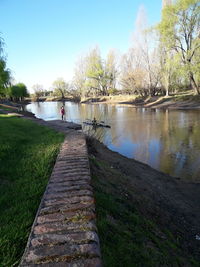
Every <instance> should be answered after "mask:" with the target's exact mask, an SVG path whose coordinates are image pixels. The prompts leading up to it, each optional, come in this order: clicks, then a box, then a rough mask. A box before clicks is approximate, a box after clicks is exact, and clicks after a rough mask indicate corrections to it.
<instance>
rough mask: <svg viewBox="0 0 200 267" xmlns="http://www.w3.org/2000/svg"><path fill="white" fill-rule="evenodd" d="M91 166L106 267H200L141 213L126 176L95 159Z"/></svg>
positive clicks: (165, 233)
mask: <svg viewBox="0 0 200 267" xmlns="http://www.w3.org/2000/svg"><path fill="white" fill-rule="evenodd" d="M90 167H91V173H92V183H93V186H94V194H95V200H96V211H97V228H98V232H99V238H100V245H101V253H102V258H103V264H104V266H105V267H110V266H112V267H115V266H119V267H129V266H130V267H134V266H141V267H143V266H145V267H146V266H152V267H154V266H177V267H178V266H192V265H194V266H199V265H198V263H197V262H196V261H195V260H193V259H191V257H189V256H187V255H184V252H183V251H182V249H181V248H180V244H179V242H178V241H177V240H176V239H175V238H174V237H173V234H172V233H170V232H169V231H168V229H160V227H159V225H157V224H156V223H155V222H153V221H152V220H151V219H148V218H147V217H145V216H144V215H142V214H141V213H140V211H139V210H138V208H137V203H135V201H134V193H133V192H131V189H129V187H128V186H127V185H128V183H127V182H128V180H127V177H126V176H124V175H123V174H122V173H121V172H119V171H118V170H116V169H111V168H110V166H109V165H108V164H107V163H106V162H105V161H102V160H99V159H97V158H91V159H90ZM126 183H127V184H126ZM144 205H145V204H144ZM192 261H193V264H192ZM190 264H191V265H190Z"/></svg>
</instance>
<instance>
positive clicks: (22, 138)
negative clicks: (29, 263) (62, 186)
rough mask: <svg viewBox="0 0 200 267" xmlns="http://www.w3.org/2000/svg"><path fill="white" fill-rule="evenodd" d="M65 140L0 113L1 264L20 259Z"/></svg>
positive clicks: (42, 128) (14, 262)
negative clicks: (61, 145)
mask: <svg viewBox="0 0 200 267" xmlns="http://www.w3.org/2000/svg"><path fill="white" fill-rule="evenodd" d="M63 139H64V136H63V134H60V133H56V132H54V131H53V130H50V129H48V128H46V127H43V126H38V125H36V124H35V123H33V122H31V121H29V120H25V119H22V118H16V117H8V116H5V115H1V116H0V214H1V220H0V266H16V265H17V264H18V263H19V261H20V258H21V256H22V254H23V251H24V248H25V246H26V242H27V238H28V236H29V233H30V229H31V226H32V223H33V220H34V218H35V214H36V211H37V209H38V206H39V203H40V200H41V197H42V195H43V193H44V190H45V187H46V184H47V182H48V178H49V176H50V174H51V170H52V168H53V165H54V162H55V159H56V155H57V153H58V151H59V148H60V144H61V143H62V141H63Z"/></svg>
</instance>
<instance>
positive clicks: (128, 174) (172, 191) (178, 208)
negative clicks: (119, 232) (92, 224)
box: [89, 139, 200, 266]
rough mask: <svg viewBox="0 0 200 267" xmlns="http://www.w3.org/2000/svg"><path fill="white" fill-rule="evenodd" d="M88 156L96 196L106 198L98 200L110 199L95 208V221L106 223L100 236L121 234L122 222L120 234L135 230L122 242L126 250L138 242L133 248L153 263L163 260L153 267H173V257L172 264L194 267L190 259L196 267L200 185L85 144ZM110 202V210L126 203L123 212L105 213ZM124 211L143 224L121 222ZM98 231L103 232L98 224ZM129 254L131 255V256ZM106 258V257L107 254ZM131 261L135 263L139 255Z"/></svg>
mask: <svg viewBox="0 0 200 267" xmlns="http://www.w3.org/2000/svg"><path fill="white" fill-rule="evenodd" d="M89 153H90V165H91V172H92V177H93V178H94V179H93V184H94V187H95V192H96V194H97V197H99V194H100V192H103V193H104V194H105V195H104V197H102V196H101V201H102V199H104V198H106V196H107V198H108V200H107V204H106V203H105V207H104V209H105V211H104V212H103V206H102V205H103V204H100V203H98V200H97V203H96V206H97V213H98V216H99V218H101V220H102V218H104V220H105V221H107V224H108V226H107V227H106V228H104V231H103V230H102V229H100V231H102V232H106V231H108V232H110V231H111V229H112V227H113V229H120V227H121V226H120V225H121V223H122V222H123V220H125V221H124V224H125V226H124V227H125V228H124V229H123V231H130V228H129V224H133V225H134V230H133V232H132V235H133V239H132V238H130V239H129V238H128V239H127V240H126V244H127V250H128V249H129V242H136V243H137V245H138V242H141V248H143V249H144V250H145V251H146V250H147V251H148V249H150V250H152V259H153V258H156V257H157V256H158V255H160V256H161V258H162V260H161V259H157V263H156V265H157V266H176V265H175V262H176V260H175V259H176V258H177V259H178V258H179V260H177V263H176V264H178V266H193V264H192V263H191V262H190V260H189V259H191V258H195V259H196V265H195V264H194V266H199V265H198V262H199V261H200V251H199V245H200V241H199V236H200V205H199V203H200V183H189V182H184V181H181V180H178V179H175V178H173V177H171V176H168V175H166V174H164V173H161V172H159V171H156V170H154V169H152V168H151V167H149V166H148V165H145V164H143V163H140V162H138V161H135V160H133V159H127V158H126V157H123V156H122V155H120V154H118V153H116V152H112V151H110V150H109V149H107V148H106V147H105V146H104V145H102V144H100V143H99V142H97V141H94V140H91V139H90V140H89ZM112 197H113V198H116V199H115V201H113V205H119V204H117V203H122V202H123V203H124V204H123V206H124V207H123V208H122V210H120V209H119V210H118V209H117V208H116V209H114V208H113V209H114V211H112V209H111V211H109V200H110V198H112ZM128 207H129V208H128ZM127 208H128V211H127V212H128V213H130V212H133V211H134V212H136V213H137V214H138V216H139V217H140V216H142V218H143V219H141V221H140V219H136V221H135V222H134V220H132V221H129V220H128V219H125V218H123V216H125V215H123V214H124V209H127ZM118 216H120V217H118ZM145 220H147V221H148V222H151V223H150V226H147V225H145V226H144V229H143V230H141V229H140V230H138V231H141V232H142V233H140V238H139V240H140V241H138V240H135V238H134V236H135V231H137V229H138V227H139V225H138V223H139V224H140V223H141V227H142V225H143V223H144V224H145ZM147 224H148V223H147ZM99 227H100V228H101V227H102V224H100V226H99ZM130 227H131V225H130ZM146 230H147V232H145V231H146ZM124 234H125V233H124ZM125 236H126V234H125ZM124 238H125V239H126V237H124ZM136 239H137V238H136ZM100 240H101V242H103V243H105V244H107V245H108V243H107V242H108V241H106V240H107V239H106V237H103V236H101V235H100ZM116 242H117V241H116ZM119 243H120V242H119ZM121 243H122V242H121ZM121 243H120V244H121ZM113 246H114V245H113ZM138 246H139V245H138ZM102 249H103V254H104V253H106V245H105V246H102ZM180 251H181V252H180ZM143 252H144V251H143ZM113 253H114V254H115V252H113ZM118 253H119V251H117V250H116V254H115V257H116V259H117V257H118ZM131 253H133V252H131V251H130V254H131ZM147 253H148V252H147ZM156 255H157V256H156ZM105 257H106V258H107V257H108V258H109V255H107V256H105ZM135 257H136V259H137V258H138V256H137V255H135ZM141 257H143V256H141ZM170 257H171V259H170ZM113 260H114V259H113ZM149 260H150V259H149ZM150 261H151V260H150ZM144 263H145V261H144V262H143V264H144ZM148 264H150V262H149V263H148ZM152 264H155V262H153V263H152ZM148 266H151V264H150V265H148ZM152 266H155V265H152Z"/></svg>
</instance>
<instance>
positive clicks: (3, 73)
mask: <svg viewBox="0 0 200 267" xmlns="http://www.w3.org/2000/svg"><path fill="white" fill-rule="evenodd" d="M3 45H4V41H3V39H2V37H1V36H0V97H1V96H3V97H4V96H5V95H6V88H7V87H8V86H9V84H10V80H11V74H10V70H9V69H8V68H7V67H6V59H5V57H4V55H3V52H4V51H3Z"/></svg>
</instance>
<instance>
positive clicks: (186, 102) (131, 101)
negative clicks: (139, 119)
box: [0, 93, 200, 110]
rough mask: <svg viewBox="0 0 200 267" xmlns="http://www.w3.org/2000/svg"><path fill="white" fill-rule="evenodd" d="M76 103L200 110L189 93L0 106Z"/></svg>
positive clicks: (43, 99) (27, 101)
mask: <svg viewBox="0 0 200 267" xmlns="http://www.w3.org/2000/svg"><path fill="white" fill-rule="evenodd" d="M55 101H59V102H67V101H71V102H76V103H81V104H110V105H123V106H129V107H133V108H150V109H184V110H187V109H200V96H199V95H196V96H195V95H192V94H189V93H182V94H181V93H180V94H176V95H170V96H152V97H139V96H137V95H114V96H99V97H87V98H82V99H81V100H80V99H79V100H78V99H77V98H73V97H65V98H61V97H39V98H37V100H36V101H33V100H32V99H31V98H25V99H24V100H23V101H19V102H13V101H8V100H1V101H0V106H2V105H8V106H12V107H17V108H19V107H22V108H21V109H22V110H23V107H24V106H25V105H27V104H30V103H32V102H55Z"/></svg>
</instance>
